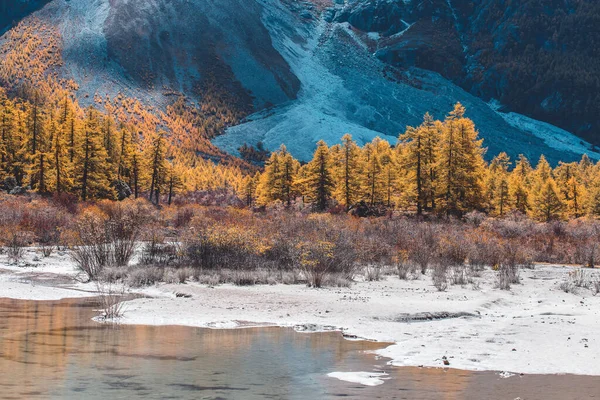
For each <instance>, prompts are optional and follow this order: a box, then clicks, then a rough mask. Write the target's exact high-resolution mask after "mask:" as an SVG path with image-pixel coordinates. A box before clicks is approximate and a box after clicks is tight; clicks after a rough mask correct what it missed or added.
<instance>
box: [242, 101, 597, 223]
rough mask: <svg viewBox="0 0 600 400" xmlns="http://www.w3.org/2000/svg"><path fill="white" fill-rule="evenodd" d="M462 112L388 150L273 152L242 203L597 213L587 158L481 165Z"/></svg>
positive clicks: (380, 146) (500, 159) (546, 217)
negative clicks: (306, 154)
mask: <svg viewBox="0 0 600 400" xmlns="http://www.w3.org/2000/svg"><path fill="white" fill-rule="evenodd" d="M484 153H485V148H484V147H483V141H482V140H481V139H479V138H478V132H477V130H476V128H475V126H474V124H473V122H472V121H471V120H470V119H468V118H466V117H465V109H464V107H463V106H462V105H460V104H457V105H456V106H455V108H454V110H453V111H452V112H450V113H449V114H448V116H447V117H446V119H445V120H444V121H434V120H433V118H432V117H431V116H430V115H429V114H427V115H425V118H424V121H423V123H422V124H421V125H420V126H418V127H416V128H413V127H408V128H407V130H406V132H405V133H404V134H401V135H400V138H399V141H398V144H397V145H396V146H392V145H390V143H388V142H387V141H385V140H381V139H379V138H375V139H374V140H373V141H372V142H371V143H367V144H366V145H365V146H364V147H362V148H361V147H359V146H358V145H357V144H356V143H355V142H354V141H353V140H352V137H351V136H350V135H345V136H344V137H343V139H342V143H341V144H339V145H335V146H332V147H329V146H327V145H326V144H325V143H324V142H322V141H321V142H319V143H318V145H317V150H316V151H315V153H314V156H313V159H312V160H311V161H310V162H309V163H307V164H305V165H300V163H299V162H298V161H297V160H295V159H294V158H293V157H292V156H291V154H290V153H289V152H288V151H287V150H286V148H285V146H282V147H281V148H280V149H279V151H277V152H274V153H273V154H272V155H271V157H270V159H269V160H268V162H267V164H266V168H265V171H264V173H262V174H257V175H256V176H254V177H247V178H246V179H245V184H244V198H245V199H246V202H247V204H248V205H252V204H256V205H258V206H268V205H271V204H274V203H281V204H283V205H284V206H287V207H289V206H291V205H292V203H294V202H299V201H300V202H304V203H309V204H311V205H312V207H314V209H315V210H320V211H324V210H327V209H329V208H332V207H335V206H340V207H343V208H344V209H345V210H350V209H357V210H358V209H362V210H363V212H366V213H372V214H377V213H379V215H381V213H382V212H386V210H389V209H391V208H395V209H400V210H403V211H406V212H414V213H416V214H423V213H435V214H441V215H453V216H462V215H464V214H466V213H468V212H471V211H480V212H485V213H488V214H489V215H491V216H504V215H506V214H508V213H510V212H513V211H518V212H520V213H523V214H527V215H530V216H531V217H532V218H534V219H536V220H539V221H550V220H557V219H570V218H578V217H582V216H584V215H593V216H598V215H600V165H597V164H596V165H595V164H594V163H593V162H592V161H591V160H590V159H589V158H588V157H587V156H586V155H584V156H583V157H582V159H581V161H580V162H579V163H559V165H558V166H557V167H555V168H552V167H551V166H550V164H549V163H548V161H547V160H546V159H545V158H544V157H543V156H542V157H541V158H540V160H539V161H538V162H537V165H536V166H535V167H533V166H532V165H531V163H530V161H529V160H527V158H525V157H524V156H519V157H518V159H517V160H515V161H514V163H513V162H512V161H511V160H510V158H509V157H508V155H507V154H506V153H500V154H499V155H497V156H496V157H494V158H493V160H492V161H491V162H490V163H486V162H485V160H484Z"/></svg>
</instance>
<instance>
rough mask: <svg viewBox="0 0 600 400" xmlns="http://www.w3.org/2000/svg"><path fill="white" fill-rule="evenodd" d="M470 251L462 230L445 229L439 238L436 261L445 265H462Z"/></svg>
mask: <svg viewBox="0 0 600 400" xmlns="http://www.w3.org/2000/svg"><path fill="white" fill-rule="evenodd" d="M469 253H470V243H469V241H468V240H467V239H466V238H465V237H464V232H463V231H460V230H458V229H452V228H450V229H447V230H446V231H445V232H444V233H443V234H442V235H441V236H440V240H439V245H438V250H437V254H436V262H437V263H438V264H441V265H445V266H447V267H455V266H462V265H464V264H465V262H466V260H467V257H468V256H469Z"/></svg>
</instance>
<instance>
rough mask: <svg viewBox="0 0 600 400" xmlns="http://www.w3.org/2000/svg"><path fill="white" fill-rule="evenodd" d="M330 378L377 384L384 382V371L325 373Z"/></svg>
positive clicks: (362, 383) (367, 384) (369, 384)
mask: <svg viewBox="0 0 600 400" xmlns="http://www.w3.org/2000/svg"><path fill="white" fill-rule="evenodd" d="M327 376H328V377H330V378H335V379H339V380H341V381H346V382H351V383H359V384H361V385H365V386H377V385H381V384H383V382H384V379H388V378H383V377H384V376H387V374H386V373H385V372H331V373H329V374H327Z"/></svg>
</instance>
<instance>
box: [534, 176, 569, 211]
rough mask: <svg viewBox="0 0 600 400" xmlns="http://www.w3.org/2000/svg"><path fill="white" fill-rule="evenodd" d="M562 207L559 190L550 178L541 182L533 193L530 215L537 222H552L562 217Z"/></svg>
mask: <svg viewBox="0 0 600 400" xmlns="http://www.w3.org/2000/svg"><path fill="white" fill-rule="evenodd" d="M563 208H564V205H563V203H562V202H561V200H560V194H559V190H558V188H557V187H556V183H555V182H554V179H552V178H551V177H550V178H548V179H547V180H546V181H545V182H543V183H542V184H541V185H540V186H539V187H537V188H536V190H535V191H534V193H533V198H532V205H531V215H532V217H533V218H535V219H537V220H538V221H544V222H548V221H552V220H555V219H560V218H561V217H562V212H563Z"/></svg>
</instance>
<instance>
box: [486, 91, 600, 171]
mask: <svg viewBox="0 0 600 400" xmlns="http://www.w3.org/2000/svg"><path fill="white" fill-rule="evenodd" d="M489 104H490V108H492V109H493V110H494V111H496V112H497V113H498V115H500V116H501V117H502V118H503V119H504V120H505V121H506V122H507V123H508V124H509V125H510V126H512V127H515V128H517V129H519V130H522V131H524V132H529V133H531V134H532V135H534V136H536V137H538V138H540V139H541V140H543V141H544V143H545V144H546V145H547V146H549V147H551V148H553V149H555V150H558V151H566V152H570V153H576V154H582V155H583V154H587V155H588V157H590V158H592V159H594V160H600V152H599V151H598V149H597V148H595V147H594V146H592V145H591V144H590V143H588V142H586V141H584V140H583V139H581V138H579V137H577V136H575V135H573V134H572V133H571V132H567V131H566V130H564V129H561V128H559V127H556V126H554V125H551V124H548V123H546V122H542V121H538V120H536V119H533V118H529V117H527V116H525V115H522V114H518V113H515V112H506V113H505V112H501V111H500V108H501V106H500V104H499V103H498V102H497V101H496V100H492V101H491V102H490V103H489Z"/></svg>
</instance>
